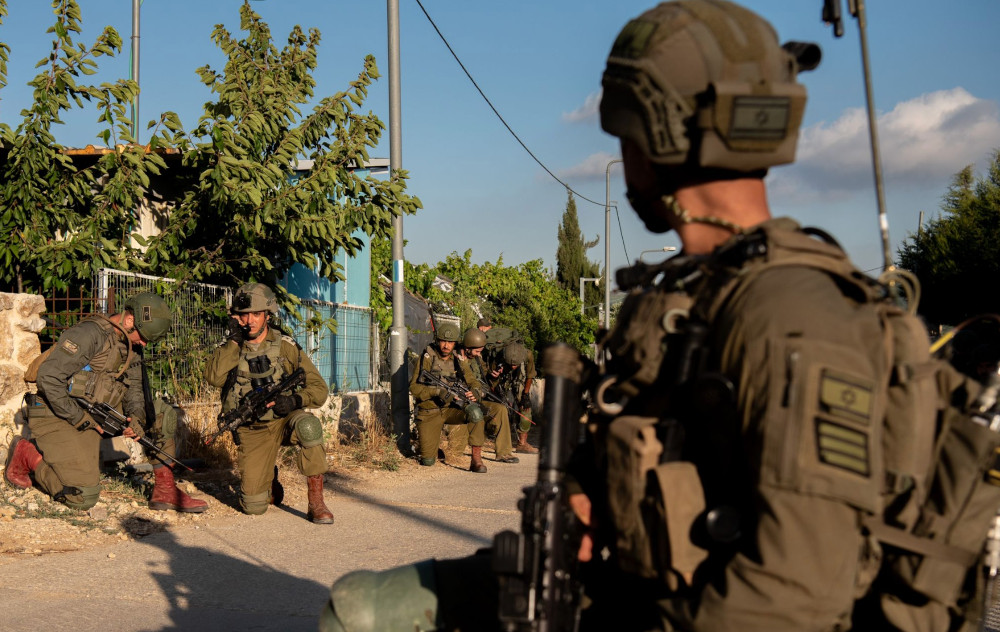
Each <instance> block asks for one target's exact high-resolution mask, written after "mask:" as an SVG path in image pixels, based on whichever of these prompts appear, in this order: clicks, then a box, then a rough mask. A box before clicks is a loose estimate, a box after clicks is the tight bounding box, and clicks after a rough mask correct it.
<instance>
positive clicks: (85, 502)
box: [52, 485, 101, 511]
mask: <svg viewBox="0 0 1000 632" xmlns="http://www.w3.org/2000/svg"><path fill="white" fill-rule="evenodd" d="M100 497H101V486H100V485H94V486H92V487H63V488H62V490H60V491H59V492H58V493H57V494H55V495H54V496H52V500H55V501H58V502H61V503H62V504H64V505H66V506H67V507H69V508H70V509H76V510H79V511H86V510H87V509H90V508H91V507H93V506H94V505H96V504H97V501H98V499H99V498H100Z"/></svg>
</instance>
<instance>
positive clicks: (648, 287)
mask: <svg viewBox="0 0 1000 632" xmlns="http://www.w3.org/2000/svg"><path fill="white" fill-rule="evenodd" d="M810 57H812V59H810ZM817 61H818V49H816V48H815V47H814V46H803V45H792V46H787V47H782V46H779V44H778V41H777V36H776V33H775V32H774V30H773V28H772V27H771V25H770V24H769V23H767V22H766V21H765V20H763V19H762V18H760V17H759V16H757V15H756V14H754V13H752V12H750V11H749V10H747V9H744V8H742V7H740V6H738V5H736V4H733V3H731V2H727V1H726V0H676V1H672V2H665V3H663V4H660V5H659V6H657V7H655V8H653V9H651V10H649V11H647V12H645V13H644V14H643V15H641V16H640V17H638V18H636V19H634V20H632V21H631V22H629V23H628V24H627V25H626V26H625V28H624V29H623V30H622V31H621V33H620V34H619V36H618V38H617V39H616V41H615V43H614V45H613V47H612V50H611V53H610V55H609V57H608V62H607V67H606V69H605V72H604V76H603V81H602V85H603V96H602V100H601V106H600V113H601V125H602V127H603V128H604V130H605V131H607V132H609V133H611V134H613V135H615V136H617V137H618V138H619V139H620V140H621V150H622V157H623V161H624V169H625V181H626V184H627V187H628V199H629V202H630V203H631V205H632V207H633V208H634V210H635V211H636V213H637V214H638V215H639V217H640V218H641V219H642V220H643V222H644V223H645V225H646V227H647V228H648V229H649V230H651V231H653V232H656V233H662V232H666V231H669V230H675V231H677V233H678V235H679V237H680V239H681V241H682V243H683V252H682V254H681V255H679V256H678V257H677V258H675V259H672V260H671V261H669V262H667V263H666V264H665V265H664V266H663V267H659V266H658V267H657V268H656V269H653V270H647V269H646V268H645V267H644V266H637V268H636V269H634V270H631V271H629V272H625V273H624V274H622V273H621V272H622V271H620V274H619V285H622V284H623V283H622V279H625V280H626V281H628V283H626V284H627V285H630V286H632V287H635V288H636V289H634V290H633V291H632V292H631V293H630V294H629V297H628V298H627V300H626V302H625V304H623V306H622V310H621V312H620V315H619V317H618V322H617V323H616V325H615V328H614V330H613V331H612V332H610V334H609V336H608V339H607V341H606V342H605V344H604V348H605V350H606V352H607V354H608V356H609V357H608V360H607V363H606V369H605V371H604V373H603V375H602V376H601V379H600V381H599V383H598V385H597V386H596V388H594V389H593V392H592V395H593V406H594V408H593V410H592V414H591V417H590V419H589V422H590V423H588V424H587V429H588V431H589V435H588V441H587V443H585V444H584V446H583V447H582V448H581V449H579V450H578V451H577V452H576V459H575V463H574V467H573V472H574V473H575V474H576V480H575V482H573V483H572V484H571V485H570V489H571V491H572V494H571V495H570V497H569V499H568V502H569V504H570V506H571V507H572V508H573V510H574V511H575V513H576V514H577V516H579V521H580V522H581V523H582V525H583V527H584V528H583V529H582V534H583V536H582V542H581V545H580V547H579V551H578V558H579V559H580V560H581V561H582V562H583V563H582V565H581V568H580V569H579V572H578V573H576V572H574V575H575V576H577V577H579V578H580V579H581V580H582V581H583V583H584V588H585V593H586V597H587V598H586V599H584V600H582V603H583V606H584V607H583V610H582V612H581V625H580V629H581V630H606V629H614V630H624V629H629V630H632V629H634V630H740V631H749V632H754V631H759V632H764V631H772V630H815V631H817V632H833V631H835V630H849V629H854V630H906V631H914V632H915V631H918V630H920V631H934V632H939V631H940V632H944V631H946V630H957V629H968V627H967V626H968V624H969V623H970V622H971V620H972V618H973V617H971V616H970V613H969V608H970V607H972V606H973V605H974V604H975V599H974V596H975V595H974V591H975V587H976V584H977V579H979V580H980V584H981V576H980V577H977V573H978V572H979V570H980V566H979V564H978V563H977V560H978V559H979V558H978V556H979V554H980V552H981V551H982V547H983V542H984V540H985V536H986V530H987V527H988V525H989V523H990V521H991V519H992V518H993V516H994V514H995V512H996V507H997V506H998V503H1000V490H998V489H997V488H996V487H993V486H992V485H991V484H990V483H989V482H988V477H986V476H984V475H985V470H986V469H988V468H989V463H991V462H992V457H991V454H992V451H993V450H995V449H997V447H998V446H1000V435H998V433H997V432H995V431H994V430H991V429H990V425H991V424H990V423H981V422H980V421H976V420H975V419H970V418H969V417H968V416H967V415H965V414H964V412H965V411H966V410H968V398H969V397H970V396H971V395H974V394H975V393H977V392H978V388H977V386H976V385H975V383H974V382H973V381H972V380H963V379H962V378H961V377H959V376H958V375H957V374H956V373H955V372H954V371H952V370H951V369H950V368H949V367H947V366H946V365H944V364H943V363H940V362H936V361H933V360H932V359H931V358H930V357H929V354H928V347H929V342H928V340H927V336H926V331H925V330H924V327H923V325H922V324H921V323H920V322H919V321H918V320H917V319H916V318H915V317H913V316H911V315H909V314H906V313H904V312H903V311H902V310H900V309H899V308H898V306H896V305H895V304H894V303H893V302H892V301H891V300H889V299H888V298H887V297H888V296H890V295H889V293H888V289H889V288H888V287H887V285H886V284H884V283H882V282H878V281H875V280H873V279H870V278H868V277H866V276H865V275H864V274H862V273H861V272H859V271H858V270H857V269H856V268H855V267H854V266H853V265H852V264H851V263H850V261H849V260H848V258H847V256H846V255H845V254H844V252H843V251H842V250H841V249H840V248H839V246H837V245H836V243H835V242H834V241H833V240H832V238H830V237H829V236H828V235H826V233H823V232H822V231H819V230H804V229H802V228H800V227H799V226H798V224H797V223H796V222H794V221H793V220H791V219H787V218H776V219H772V218H771V214H770V210H769V208H768V205H767V198H766V190H765V186H764V180H763V179H764V176H765V174H766V172H767V169H768V168H769V167H772V166H775V165H779V164H783V163H788V162H791V161H792V160H793V158H794V151H795V143H796V139H797V135H798V127H799V125H800V123H801V120H802V114H803V110H804V107H805V89H804V87H803V86H802V85H801V84H799V83H798V82H797V81H796V75H797V73H798V72H799V70H800V69H808V68H809V67H811V66H813V65H815V63H816V62H817ZM661 278H662V280H659V281H658V279H661ZM997 386H1000V385H995V387H997ZM996 390H997V388H994V392H993V393H992V394H989V395H990V397H991V398H992V397H995V395H996ZM983 401H985V399H984V400H983ZM979 404H980V402H978V401H977V402H976V406H977V407H978V406H979ZM991 405H992V404H987V405H984V406H982V409H983V410H987V409H989V408H990V406H991ZM993 411H995V408H994V409H993ZM991 414H992V413H991ZM994 420H1000V417H994ZM944 446H949V447H944ZM959 446H961V447H959ZM980 459H981V460H980ZM959 498H960V499H961V500H956V501H955V502H951V501H949V500H946V499H959ZM555 545H556V546H558V543H555ZM942 545H943V546H942ZM490 568H491V562H490V556H489V555H476V556H473V557H470V558H466V559H463V560H443V561H438V560H431V561H427V562H421V563H418V564H415V565H412V566H409V567H402V568H399V569H393V570H390V571H386V572H385V576H384V577H380V576H376V577H371V576H369V575H365V574H364V573H357V574H352V575H348V576H346V577H345V578H343V579H342V580H341V581H340V582H338V583H337V584H335V585H334V586H333V588H332V589H331V602H330V604H329V606H328V609H327V610H326V612H325V617H324V620H323V622H324V624H325V625H326V629H327V630H347V631H348V632H358V631H360V630H363V629H365V628H364V626H361V625H357V622H358V621H359V619H357V618H356V615H357V613H362V612H370V611H371V610H370V608H371V606H368V604H376V605H375V607H374V609H375V610H376V611H378V612H379V616H380V621H379V623H380V624H381V623H382V622H383V621H384V622H386V625H383V626H382V629H389V626H388V624H389V623H393V624H397V623H398V624H400V625H401V626H402V625H403V624H405V623H410V622H416V621H427V620H430V621H433V622H434V625H436V626H437V628H438V629H463V630H464V629H490V626H484V625H482V624H481V622H480V621H477V618H476V617H477V614H476V612H477V611H478V612H491V611H495V609H496V608H497V600H496V599H495V596H496V594H497V593H496V585H495V583H494V585H492V586H491V585H489V583H488V580H487V579H486V578H487V577H488V575H489V572H490ZM427 577H430V578H432V582H431V583H429V584H428V583H426V582H423V581H421V580H423V579H425V578H427ZM456 578H461V580H458V579H456ZM476 578H479V580H478V582H477V580H476ZM390 581H393V582H395V583H393V585H392V591H391V592H392V595H391V596H392V597H396V596H397V595H399V594H400V593H404V592H406V593H407V594H411V595H413V596H414V597H415V598H417V599H419V601H414V602H413V604H412V605H413V606H414V607H413V608H412V609H406V608H403V607H399V608H397V609H392V608H386V609H385V610H382V611H379V610H378V605H381V604H382V603H383V601H382V597H383V594H382V592H381V590H379V589H378V588H373V589H371V590H366V587H381V586H387V585H388V584H389V582H390ZM407 589H409V590H407ZM387 592H388V591H387ZM542 594H544V592H543V593H542ZM477 595H478V596H480V599H481V600H480V601H479V602H478V603H476V604H475V605H469V600H471V599H474V598H475V596H477ZM385 596H386V597H389V596H390V595H385ZM560 596H564V597H565V596H566V595H560ZM505 597H506V599H505V603H513V602H514V601H516V600H517V599H518V596H517V595H510V594H507V595H505ZM488 598H492V599H493V600H492V601H487V599H488ZM525 598H527V594H525ZM522 601H523V600H522ZM395 603H402V600H396V602H395ZM546 605H553V607H552V608H551V609H547V610H546V611H547V612H557V611H559V608H558V604H546ZM416 606H419V607H420V608H421V610H420V613H426V614H423V618H419V615H420V613H418V612H416ZM366 608H369V609H368V610H366ZM538 611H539V610H535V612H536V613H537V612H538ZM562 623H564V624H566V625H565V626H561V625H556V624H554V623H552V622H549V624H550V625H551V628H552V629H571V628H572V623H573V622H572V621H569V622H562ZM411 625H412V624H411ZM513 627H516V626H511V628H513ZM400 629H402V627H400ZM493 629H499V626H497V627H495V628H493ZM503 629H507V626H505V627H504V628H503Z"/></svg>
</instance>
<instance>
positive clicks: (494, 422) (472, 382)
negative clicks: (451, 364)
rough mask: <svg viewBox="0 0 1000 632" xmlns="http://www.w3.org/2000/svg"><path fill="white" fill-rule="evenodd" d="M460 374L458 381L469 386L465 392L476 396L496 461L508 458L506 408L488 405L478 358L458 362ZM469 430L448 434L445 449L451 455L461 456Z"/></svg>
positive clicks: (483, 371)
mask: <svg viewBox="0 0 1000 632" xmlns="http://www.w3.org/2000/svg"><path fill="white" fill-rule="evenodd" d="M459 366H460V368H461V372H462V380H463V381H464V382H465V383H466V384H467V385H468V386H469V390H471V391H472V394H473V395H475V396H476V401H478V402H479V405H480V406H482V407H483V409H484V410H485V412H486V425H487V429H488V431H489V434H490V435H491V436H495V437H496V438H495V439H494V445H495V446H496V456H497V458H498V459H502V458H504V457H508V456H512V455H513V453H514V447H513V443H512V442H511V438H510V415H509V414H508V412H507V407H506V406H504V405H503V404H498V403H497V402H491V401H488V400H486V399H485V398H484V397H483V393H485V392H486V388H487V386H486V379H485V377H484V376H485V375H486V362H485V361H484V360H483V358H482V357H477V356H472V355H470V356H469V357H467V358H466V359H465V360H461V361H460V362H459ZM468 435H469V431H468V429H467V428H466V427H465V426H456V427H455V428H453V429H452V431H451V432H450V433H448V450H449V451H450V452H451V453H452V454H456V455H459V454H464V453H465V446H466V444H467V443H468V442H469V439H468Z"/></svg>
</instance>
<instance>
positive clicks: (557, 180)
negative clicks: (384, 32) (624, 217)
mask: <svg viewBox="0 0 1000 632" xmlns="http://www.w3.org/2000/svg"><path fill="white" fill-rule="evenodd" d="M416 3H417V6H418V7H420V10H421V11H423V12H424V17H426V18H427V21H428V22H430V23H431V26H432V27H434V31H435V32H436V33H437V34H438V37H440V38H441V41H442V42H444V45H445V46H446V47H447V48H448V52H449V53H451V56H452V57H454V58H455V61H456V62H458V65H459V66H460V67H461V68H462V72H464V73H465V76H466V77H468V78H469V81H471V82H472V85H473V86H475V88H476V91H477V92H479V96H481V97H483V100H484V101H486V105H488V106H490V109H491V110H493V113H494V114H496V116H497V118H498V119H500V122H501V123H503V126H504V127H506V128H507V131H508V132H510V135H511V136H513V137H514V140H516V141H517V142H518V144H520V145H521V147H523V148H524V151H526V152H528V155H529V156H531V157H532V159H534V161H535V162H537V163H538V165H539V166H540V167H541V168H542V169H544V170H545V173H547V174H549V175H550V176H552V179H553V180H555V181H556V182H558V183H559V184H561V185H563V186H564V187H566V190H567V191H569V192H571V193H573V194H574V195H576V197H578V198H580V199H581V200H585V201H587V202H590V203H591V204H596V205H597V206H603V207H605V208H606V205H605V204H604V203H602V202H596V201H594V200H591V199H590V198H588V197H584V196H583V195H581V194H580V193H578V192H577V191H575V190H573V188H572V187H571V186H569V185H568V184H566V183H565V182H563V181H562V180H560V179H559V177H558V176H556V174H554V173H552V171H551V170H549V168H548V167H546V166H545V164H543V163H542V161H541V160H539V159H538V156H536V155H535V154H534V153H532V151H531V150H530V149H528V146H527V145H525V144H524V141H522V140H521V138H520V137H519V136H518V135H517V134H516V133H515V132H514V130H513V129H511V127H510V125H508V124H507V121H505V120H504V118H503V117H502V116H500V112H498V111H497V109H496V108H495V107H493V103H492V102H491V101H490V100H489V98H488V97H487V96H486V94H485V93H484V92H483V91H482V89H481V88H480V87H479V84H478V83H476V80H475V79H473V78H472V75H471V74H470V73H469V71H468V70H467V69H466V67H465V64H463V63H462V60H461V59H459V58H458V55H457V54H456V53H455V51H454V49H452V47H451V44H449V43H448V40H447V39H445V37H444V34H442V33H441V29H439V28H438V26H437V24H435V23H434V20H433V19H432V18H431V16H430V14H429V13H427V9H425V8H424V5H423V3H421V2H420V0H416Z"/></svg>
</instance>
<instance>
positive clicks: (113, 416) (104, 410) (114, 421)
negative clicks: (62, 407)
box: [73, 397, 194, 472]
mask: <svg viewBox="0 0 1000 632" xmlns="http://www.w3.org/2000/svg"><path fill="white" fill-rule="evenodd" d="M73 399H75V400H76V402H77V403H78V404H80V406H81V407H82V408H83V409H84V410H86V411H87V412H88V413H90V416H91V417H93V418H94V421H95V422H97V425H99V426H100V427H101V430H103V431H104V432H106V433H108V434H110V435H111V436H113V437H117V436H118V435H120V434H122V433H123V432H125V429H126V428H128V417H126V416H125V415H123V414H121V413H120V412H118V411H117V410H115V409H114V408H112V407H111V406H109V405H108V404H106V403H105V402H98V403H96V404H94V403H92V402H88V401H87V400H85V399H82V398H79V397H74V398H73ZM135 441H136V442H138V443H139V445H141V446H144V447H147V448H149V449H150V450H152V451H153V452H155V453H156V456H157V458H159V459H160V460H161V461H162V460H163V459H167V460H168V461H171V462H173V463H176V464H177V465H180V466H181V467H183V468H184V469H186V470H188V471H189V472H193V471H194V470H192V469H191V468H190V467H188V466H186V465H184V464H183V463H181V462H180V461H178V460H177V459H175V458H174V457H172V456H170V455H169V454H167V453H166V452H164V451H163V450H162V449H161V448H159V447H158V446H157V445H156V444H155V443H153V442H152V441H150V440H149V439H147V438H146V437H136V438H135Z"/></svg>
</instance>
